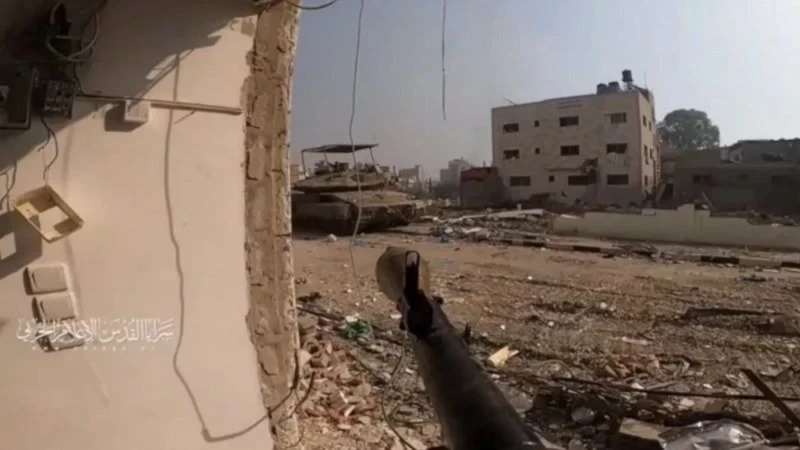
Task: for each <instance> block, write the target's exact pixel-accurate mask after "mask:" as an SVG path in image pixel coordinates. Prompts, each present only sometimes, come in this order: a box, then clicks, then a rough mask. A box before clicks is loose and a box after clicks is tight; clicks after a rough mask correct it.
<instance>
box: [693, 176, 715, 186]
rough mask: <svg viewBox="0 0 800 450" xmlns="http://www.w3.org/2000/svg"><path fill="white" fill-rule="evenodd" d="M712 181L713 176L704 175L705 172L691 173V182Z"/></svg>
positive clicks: (708, 182) (705, 182)
mask: <svg viewBox="0 0 800 450" xmlns="http://www.w3.org/2000/svg"><path fill="white" fill-rule="evenodd" d="M713 182H714V179H713V177H711V175H706V174H699V175H692V183H693V184H711V183H713Z"/></svg>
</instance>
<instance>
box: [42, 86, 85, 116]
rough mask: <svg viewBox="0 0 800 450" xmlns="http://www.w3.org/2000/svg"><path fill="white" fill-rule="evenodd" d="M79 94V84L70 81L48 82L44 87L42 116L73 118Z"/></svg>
mask: <svg viewBox="0 0 800 450" xmlns="http://www.w3.org/2000/svg"><path fill="white" fill-rule="evenodd" d="M77 93H78V83H76V82H75V81H70V80H48V81H47V84H46V85H45V87H44V101H43V104H42V114H43V115H45V116H48V117H50V116H56V117H64V118H67V119H71V118H72V106H73V104H74V103H75V95H76V94H77Z"/></svg>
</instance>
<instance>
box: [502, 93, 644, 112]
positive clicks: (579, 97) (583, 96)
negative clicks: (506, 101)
mask: <svg viewBox="0 0 800 450" xmlns="http://www.w3.org/2000/svg"><path fill="white" fill-rule="evenodd" d="M630 93H639V94H642V95H644V96H645V98H649V95H650V91H649V90H648V89H644V88H640V87H635V88H634V89H631V90H625V89H623V90H620V91H615V92H604V93H602V94H596V93H595V94H580V95H571V96H567V97H555V98H546V99H542V100H536V101H533V102H526V103H515V104H513V105H503V106H495V107H494V108H492V111H494V110H497V109H507V108H517V107H520V106H530V105H535V104H538V103H552V102H568V101H576V100H583V99H586V98H591V97H598V96H602V95H620V94H630Z"/></svg>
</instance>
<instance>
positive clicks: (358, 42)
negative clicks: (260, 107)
mask: <svg viewBox="0 0 800 450" xmlns="http://www.w3.org/2000/svg"><path fill="white" fill-rule="evenodd" d="M284 1H286V2H287V3H289V2H288V1H287V0H284ZM336 1H337V0H333V1H331V2H330V3H329V4H328V6H330V5H332V4H334V3H336ZM363 18H364V0H361V2H360V6H359V8H358V27H357V28H356V51H355V57H354V58H353V90H352V95H351V98H350V100H351V103H350V124H349V127H348V137H349V138H350V150H351V154H352V155H353V168H354V169H355V171H356V186H357V188H358V208H357V215H356V224H355V227H354V229H353V235H352V236H351V237H350V244H349V246H348V250H349V253H350V267H351V268H352V271H353V278H354V279H355V282H356V294H357V295H358V298H359V299H363V298H364V296H363V294H362V292H361V281H360V280H359V277H358V270H357V269H356V257H355V252H354V250H353V246H354V244H355V241H356V237H357V236H358V228H359V227H360V226H361V215H362V209H363V203H364V193H363V191H362V189H361V174H360V173H359V171H358V159H356V144H355V139H354V138H353V124H354V123H355V120H356V100H357V98H358V95H357V94H358V57H359V55H360V53H361V30H362V23H363ZM403 354H404V352H401V353H400V356H399V357H398V358H397V362H396V363H395V366H394V370H392V374H391V376H390V377H389V381H388V382H387V384H386V387H385V388H384V389H385V391H384V394H383V395H382V396H381V402H380V403H381V412H382V413H383V417H384V420H386V424H387V425H388V426H389V429H391V430H392V432H394V434H395V435H397V437H398V439H400V442H401V443H402V444H403V446H405V447H406V448H410V449H412V450H417V449H416V448H415V447H414V446H413V445H411V444H410V443H409V442H408V440H407V439H405V438H404V437H403V436H402V435H400V433H399V432H398V431H397V430H396V429H395V427H394V426H393V425H392V422H391V420H390V418H389V417H388V416H387V415H386V406H385V402H386V395H387V394H386V392H388V391H390V390H391V387H392V383H393V382H394V380H395V378H396V377H395V375H396V374H397V371H398V370H399V369H400V365H401V364H402V362H403Z"/></svg>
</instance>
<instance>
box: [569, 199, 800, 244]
mask: <svg viewBox="0 0 800 450" xmlns="http://www.w3.org/2000/svg"><path fill="white" fill-rule="evenodd" d="M553 231H554V232H555V233H560V234H578V235H583V236H594V237H605V238H611V239H631V240H644V241H652V242H675V243H680V244H709V245H723V246H746V247H750V248H764V249H777V250H800V227H783V226H777V227H776V226H772V225H753V224H751V223H749V222H748V221H747V220H746V219H742V218H733V217H711V215H710V213H709V211H702V210H697V211H695V208H694V205H691V204H687V205H683V206H681V207H679V208H678V209H677V210H654V209H650V210H644V211H642V213H641V214H618V213H604V212H589V213H586V214H584V215H583V217H574V216H559V217H556V218H555V220H554V221H553Z"/></svg>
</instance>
